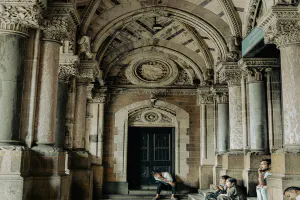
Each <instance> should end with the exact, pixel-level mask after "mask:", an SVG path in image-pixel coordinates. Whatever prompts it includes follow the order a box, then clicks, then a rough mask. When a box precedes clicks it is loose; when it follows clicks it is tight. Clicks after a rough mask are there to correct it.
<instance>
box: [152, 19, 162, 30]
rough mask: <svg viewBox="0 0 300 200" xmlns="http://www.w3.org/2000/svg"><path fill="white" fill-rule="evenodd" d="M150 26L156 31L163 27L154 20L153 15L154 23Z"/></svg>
mask: <svg viewBox="0 0 300 200" xmlns="http://www.w3.org/2000/svg"><path fill="white" fill-rule="evenodd" d="M152 28H153V29H154V30H156V31H160V30H161V29H163V27H162V25H160V24H158V23H157V22H156V17H154V25H153V27H152Z"/></svg>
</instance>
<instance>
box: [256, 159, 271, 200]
mask: <svg viewBox="0 0 300 200" xmlns="http://www.w3.org/2000/svg"><path fill="white" fill-rule="evenodd" d="M270 170H271V159H263V160H261V162H260V167H259V169H258V186H256V194H257V200H268V190H267V178H268V177H269V176H270V175H271V173H270Z"/></svg>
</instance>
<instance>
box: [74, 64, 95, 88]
mask: <svg viewBox="0 0 300 200" xmlns="http://www.w3.org/2000/svg"><path fill="white" fill-rule="evenodd" d="M97 66H98V63H97V61H93V60H90V61H89V60H81V61H80V63H79V64H78V74H77V76H76V82H77V83H84V84H88V83H90V82H92V81H94V80H95V76H94V72H95V69H96V67H97Z"/></svg>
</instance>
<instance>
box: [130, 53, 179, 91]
mask: <svg viewBox="0 0 300 200" xmlns="http://www.w3.org/2000/svg"><path fill="white" fill-rule="evenodd" d="M125 75H126V77H127V79H128V80H129V81H130V82H131V83H133V84H135V85H140V86H145V87H157V86H167V85H171V84H172V83H173V82H174V81H175V80H176V78H177V76H178V68H177V66H176V64H175V63H174V62H173V61H172V60H163V59H159V58H147V59H144V60H141V59H135V60H133V61H132V62H131V63H130V65H129V67H128V68H127V69H126V70H125Z"/></svg>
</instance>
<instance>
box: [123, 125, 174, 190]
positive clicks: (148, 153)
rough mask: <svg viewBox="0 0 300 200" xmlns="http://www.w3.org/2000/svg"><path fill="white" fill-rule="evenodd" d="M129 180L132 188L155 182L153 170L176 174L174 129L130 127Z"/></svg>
mask: <svg viewBox="0 0 300 200" xmlns="http://www.w3.org/2000/svg"><path fill="white" fill-rule="evenodd" d="M128 134H129V136H128V167H127V169H128V182H129V188H130V189H139V188H140V187H141V186H142V185H152V184H154V183H155V180H154V178H153V177H152V175H151V171H153V170H159V171H162V172H166V171H167V172H170V173H171V174H174V145H173V144H174V129H173V128H169V127H168V128H165V127H163V128H158V127H155V128H152V127H151V128H150V127H129V131H128Z"/></svg>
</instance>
